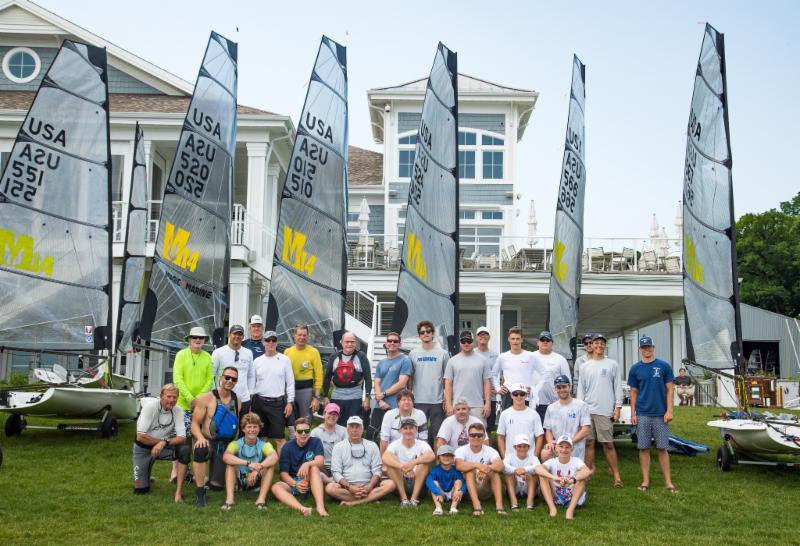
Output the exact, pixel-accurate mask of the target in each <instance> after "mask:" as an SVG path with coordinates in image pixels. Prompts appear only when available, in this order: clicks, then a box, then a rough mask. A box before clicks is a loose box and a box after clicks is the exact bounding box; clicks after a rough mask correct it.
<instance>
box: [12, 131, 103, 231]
mask: <svg viewBox="0 0 800 546" xmlns="http://www.w3.org/2000/svg"><path fill="white" fill-rule="evenodd" d="M92 138H93V139H94V136H92ZM102 146H105V144H102ZM0 194H2V195H4V196H5V197H6V198H7V199H8V200H10V201H12V202H18V203H20V204H22V205H25V206H29V207H33V208H34V209H37V210H40V211H42V212H46V213H50V214H56V215H59V216H64V217H68V218H78V217H79V218H81V219H82V220H83V221H84V222H87V223H90V224H93V225H96V226H105V225H107V224H108V210H107V209H106V207H102V206H100V207H99V206H97V203H98V202H104V201H105V200H106V199H108V197H107V195H108V174H107V171H106V168H105V166H100V165H96V164H93V163H87V162H86V161H81V160H80V159H78V158H75V157H72V156H69V155H65V154H62V153H59V152H57V151H55V150H52V149H51V148H47V147H44V146H39V145H38V144H36V143H35V142H22V141H17V143H16V144H14V148H13V149H12V151H11V156H10V158H9V161H8V165H7V168H6V169H5V171H4V173H3V175H2V178H1V179H0Z"/></svg>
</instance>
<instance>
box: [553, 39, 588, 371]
mask: <svg viewBox="0 0 800 546" xmlns="http://www.w3.org/2000/svg"><path fill="white" fill-rule="evenodd" d="M585 106H586V66H585V65H584V64H583V63H582V62H581V61H580V59H578V57H577V55H576V56H573V59H572V85H571V88H570V99H569V115H568V118H567V131H566V137H565V139H564V159H563V161H562V165H561V174H560V182H559V188H558V198H557V200H556V223H555V234H554V238H553V267H552V268H551V272H550V291H549V296H548V307H547V329H548V330H550V332H551V333H552V334H553V350H554V351H556V352H557V353H559V354H561V355H562V356H563V357H564V358H567V359H568V360H571V361H572V362H574V361H575V356H576V352H577V327H578V307H579V305H580V296H581V277H582V268H581V255H582V253H583V212H584V195H585V192H586V166H585V144H586V134H585V123H584V116H585Z"/></svg>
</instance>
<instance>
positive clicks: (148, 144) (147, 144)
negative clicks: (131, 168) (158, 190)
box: [131, 140, 161, 199]
mask: <svg viewBox="0 0 800 546" xmlns="http://www.w3.org/2000/svg"><path fill="white" fill-rule="evenodd" d="M143 144H144V165H145V171H146V172H147V191H146V192H145V199H161V196H160V195H158V196H154V195H150V194H151V192H152V191H153V166H152V165H151V164H150V160H151V159H152V153H151V150H152V149H153V141H152V140H145V141H144V143H143ZM135 153H136V151H135V150H134V154H135ZM131 165H133V161H131Z"/></svg>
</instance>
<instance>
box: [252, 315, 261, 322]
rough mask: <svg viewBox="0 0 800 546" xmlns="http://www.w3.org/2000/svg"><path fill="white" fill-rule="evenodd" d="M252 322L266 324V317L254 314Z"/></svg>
mask: <svg viewBox="0 0 800 546" xmlns="http://www.w3.org/2000/svg"><path fill="white" fill-rule="evenodd" d="M250 324H264V319H262V318H261V315H253V316H252V317H250Z"/></svg>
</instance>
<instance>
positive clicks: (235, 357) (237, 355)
mask: <svg viewBox="0 0 800 546" xmlns="http://www.w3.org/2000/svg"><path fill="white" fill-rule="evenodd" d="M233 361H234V362H239V351H236V356H234V357H233Z"/></svg>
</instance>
